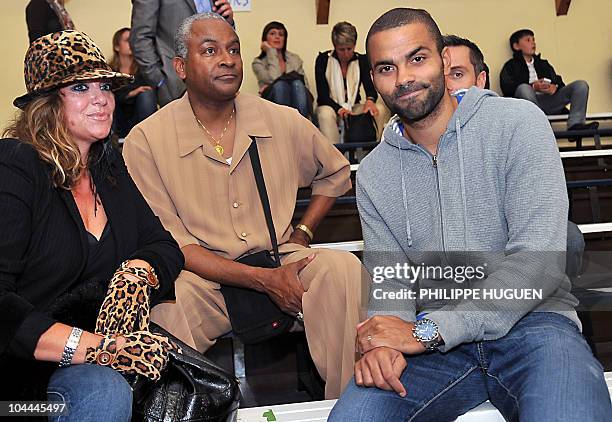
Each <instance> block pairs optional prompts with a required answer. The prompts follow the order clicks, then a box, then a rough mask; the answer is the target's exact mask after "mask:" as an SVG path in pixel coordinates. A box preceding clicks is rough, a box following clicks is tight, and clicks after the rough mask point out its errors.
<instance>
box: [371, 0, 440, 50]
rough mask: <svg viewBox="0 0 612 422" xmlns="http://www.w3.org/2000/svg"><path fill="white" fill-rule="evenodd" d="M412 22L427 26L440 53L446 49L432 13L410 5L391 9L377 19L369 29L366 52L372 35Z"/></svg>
mask: <svg viewBox="0 0 612 422" xmlns="http://www.w3.org/2000/svg"><path fill="white" fill-rule="evenodd" d="M411 23H422V24H423V25H425V26H426V27H427V30H428V31H429V34H430V35H431V36H432V38H433V39H434V41H435V42H436V48H437V49H438V53H441V52H442V50H443V49H444V41H443V40H442V33H441V32H440V28H438V25H437V24H436V21H434V20H433V18H432V17H431V15H430V14H429V13H428V12H427V11H426V10H423V9H411V8H408V7H398V8H396V9H391V10H389V11H388V12H386V13H385V14H383V15H382V16H381V17H379V18H378V19H376V21H375V22H374V23H373V24H372V26H371V27H370V30H369V31H368V36H367V37H366V54H368V55H369V48H368V44H369V41H370V37H372V36H373V35H375V34H378V33H379V32H382V31H386V30H388V29H393V28H398V27H400V26H404V25H408V24H411Z"/></svg>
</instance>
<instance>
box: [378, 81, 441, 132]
mask: <svg viewBox="0 0 612 422" xmlns="http://www.w3.org/2000/svg"><path fill="white" fill-rule="evenodd" d="M445 89H446V87H445V84H444V72H443V70H442V69H441V71H440V74H439V75H437V77H436V78H435V79H434V80H432V81H431V82H420V81H414V82H410V83H407V84H404V85H400V86H398V87H397V88H395V90H394V91H393V92H392V93H391V95H384V94H381V97H382V98H383V101H384V102H385V104H386V105H387V107H388V108H389V110H391V112H392V113H395V114H397V115H398V116H399V117H400V118H401V119H402V120H404V121H409V122H418V121H420V120H423V119H424V118H426V117H428V116H429V115H430V114H431V113H432V112H434V110H435V109H436V108H437V107H438V105H439V104H440V101H441V100H442V97H443V96H444V90H445ZM418 90H424V94H425V95H424V97H423V98H422V99H419V98H416V97H413V98H408V99H400V97H401V96H403V95H406V94H410V93H412V92H415V91H418Z"/></svg>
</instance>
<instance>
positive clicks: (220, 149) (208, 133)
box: [196, 108, 236, 157]
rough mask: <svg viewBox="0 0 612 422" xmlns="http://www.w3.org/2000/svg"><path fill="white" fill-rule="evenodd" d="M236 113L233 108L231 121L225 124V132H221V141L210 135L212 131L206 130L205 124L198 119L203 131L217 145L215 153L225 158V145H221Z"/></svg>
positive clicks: (228, 120)
mask: <svg viewBox="0 0 612 422" xmlns="http://www.w3.org/2000/svg"><path fill="white" fill-rule="evenodd" d="M235 111H236V109H235V108H233V109H232V112H231V113H230V116H229V119H227V123H226V124H225V127H224V128H223V132H221V137H220V138H219V140H217V139H216V138H215V137H214V136H212V133H210V131H209V130H208V129H207V128H206V126H204V123H202V122H201V121H200V119H198V118H197V117H196V120H197V122H198V123H199V124H200V126H202V129H204V131H205V132H206V134H207V135H208V136H209V137H210V139H212V140H213V141H214V142H215V145H213V146H214V148H215V151H217V154H219V155H220V156H221V157H223V152H224V151H225V150H224V149H223V145H221V141H222V140H223V137H224V136H225V132H227V128H228V127H229V124H230V122H231V121H232V118H233V117H234V112H235Z"/></svg>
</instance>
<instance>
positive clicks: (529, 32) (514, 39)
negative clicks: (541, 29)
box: [510, 29, 535, 51]
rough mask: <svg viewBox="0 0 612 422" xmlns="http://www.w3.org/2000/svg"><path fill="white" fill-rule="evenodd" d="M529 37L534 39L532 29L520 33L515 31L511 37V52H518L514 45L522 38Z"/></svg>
mask: <svg viewBox="0 0 612 422" xmlns="http://www.w3.org/2000/svg"><path fill="white" fill-rule="evenodd" d="M528 35H530V36H532V37H533V36H534V35H535V34H534V33H533V31H532V30H531V29H519V30H518V31H515V32H514V33H513V34H512V35H510V50H512V51H516V50H515V49H514V47H512V45H513V44H514V43H517V42H519V40H520V39H521V38H523V37H526V36H528Z"/></svg>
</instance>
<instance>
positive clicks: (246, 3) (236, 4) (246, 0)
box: [230, 0, 253, 12]
mask: <svg viewBox="0 0 612 422" xmlns="http://www.w3.org/2000/svg"><path fill="white" fill-rule="evenodd" d="M230 4H231V5H232V9H234V12H250V11H251V6H252V5H253V1H252V0H230Z"/></svg>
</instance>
